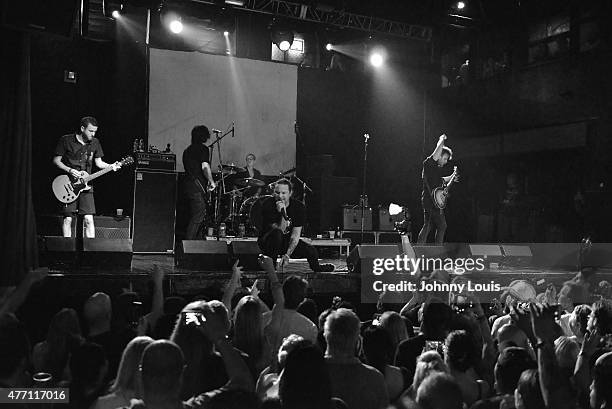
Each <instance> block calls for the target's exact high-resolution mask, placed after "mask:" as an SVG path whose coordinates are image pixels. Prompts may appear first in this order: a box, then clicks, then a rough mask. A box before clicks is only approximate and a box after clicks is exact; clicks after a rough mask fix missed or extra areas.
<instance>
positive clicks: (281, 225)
mask: <svg viewBox="0 0 612 409" xmlns="http://www.w3.org/2000/svg"><path fill="white" fill-rule="evenodd" d="M292 194H293V184H292V183H291V182H290V181H289V180H288V179H280V180H278V181H277V182H276V185H275V186H274V196H272V197H268V198H266V199H265V200H264V201H263V203H262V206H261V208H262V210H261V212H262V215H261V216H262V229H261V232H260V233H259V239H258V241H257V242H258V244H259V247H260V248H261V251H262V252H263V254H265V255H266V256H269V257H271V258H272V260H276V258H277V257H278V256H281V257H282V260H281V268H282V267H284V266H285V265H287V264H288V263H289V259H290V258H292V257H293V258H305V259H307V260H308V265H309V266H310V268H311V269H312V270H313V271H314V272H331V271H334V265H333V264H319V254H318V253H317V249H316V248H314V246H312V245H310V244H308V243H306V242H305V241H303V240H300V237H301V235H302V226H304V222H305V221H306V207H305V206H304V204H303V203H302V202H300V201H299V200H296V199H293V198H292V197H291V195H292Z"/></svg>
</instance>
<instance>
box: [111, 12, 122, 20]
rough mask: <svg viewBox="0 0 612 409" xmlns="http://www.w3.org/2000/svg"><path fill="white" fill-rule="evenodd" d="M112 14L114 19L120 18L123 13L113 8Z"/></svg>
mask: <svg viewBox="0 0 612 409" xmlns="http://www.w3.org/2000/svg"><path fill="white" fill-rule="evenodd" d="M111 16H113V18H114V19H118V18H119V17H121V13H119V10H113V12H112V13H111Z"/></svg>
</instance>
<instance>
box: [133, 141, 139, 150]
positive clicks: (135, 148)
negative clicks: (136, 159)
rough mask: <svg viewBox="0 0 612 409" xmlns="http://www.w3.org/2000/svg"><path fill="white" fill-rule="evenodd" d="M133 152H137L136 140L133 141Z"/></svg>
mask: <svg viewBox="0 0 612 409" xmlns="http://www.w3.org/2000/svg"><path fill="white" fill-rule="evenodd" d="M132 150H133V152H138V139H134V146H133V147H132Z"/></svg>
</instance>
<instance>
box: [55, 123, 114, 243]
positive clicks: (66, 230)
mask: <svg viewBox="0 0 612 409" xmlns="http://www.w3.org/2000/svg"><path fill="white" fill-rule="evenodd" d="M97 131H98V121H97V120H96V118H94V117H91V116H86V117H84V118H81V124H80V129H79V131H78V132H76V133H71V134H68V135H64V136H62V137H61V138H60V140H59V142H58V144H57V147H56V148H55V156H54V157H53V163H54V164H55V166H57V167H58V168H60V169H61V170H62V171H63V172H65V173H66V174H68V175H69V176H70V177H72V178H74V179H77V178H83V177H86V176H87V175H89V174H90V173H91V171H92V168H93V164H94V163H95V165H96V166H97V167H98V168H100V169H105V168H108V167H112V168H113V170H114V171H116V170H117V169H118V168H119V166H120V165H119V164H118V163H113V164H110V163H106V162H104V161H103V160H102V157H103V156H104V152H103V151H102V145H100V141H99V140H98V138H96V132H97ZM77 211H78V213H79V214H82V215H83V220H84V229H85V237H88V238H93V237H95V235H96V229H95V227H94V219H93V216H94V214H95V213H96V205H95V202H94V196H93V188H92V189H90V190H87V191H83V192H82V193H81V194H80V195H79V197H78V198H77V200H75V201H74V202H72V203H68V204H63V205H62V209H61V212H62V215H63V216H64V220H63V223H62V234H63V236H64V237H70V236H71V226H72V217H74V215H75V213H77Z"/></svg>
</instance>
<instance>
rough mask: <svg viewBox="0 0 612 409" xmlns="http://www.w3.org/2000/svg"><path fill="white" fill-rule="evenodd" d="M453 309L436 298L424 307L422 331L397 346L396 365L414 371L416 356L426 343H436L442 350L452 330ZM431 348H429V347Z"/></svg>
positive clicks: (410, 371)
mask: <svg viewBox="0 0 612 409" xmlns="http://www.w3.org/2000/svg"><path fill="white" fill-rule="evenodd" d="M452 314H453V312H452V310H451V308H450V307H449V306H448V304H445V303H444V302H442V300H436V299H434V300H433V301H431V302H430V303H429V304H427V305H425V306H424V308H423V319H422V321H421V332H420V333H419V334H417V335H415V336H414V337H412V338H409V339H406V340H404V341H402V342H400V344H399V345H398V347H397V351H396V355H395V365H396V366H399V367H404V368H406V369H408V372H409V373H414V369H415V365H416V358H417V357H418V356H419V355H420V354H421V352H423V349H424V348H425V347H426V345H434V344H435V345H436V347H435V348H437V349H439V350H440V352H441V349H442V348H441V346H442V343H443V341H444V339H445V338H446V336H447V335H448V333H449V331H450V326H451V318H452ZM428 349H429V348H428Z"/></svg>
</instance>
